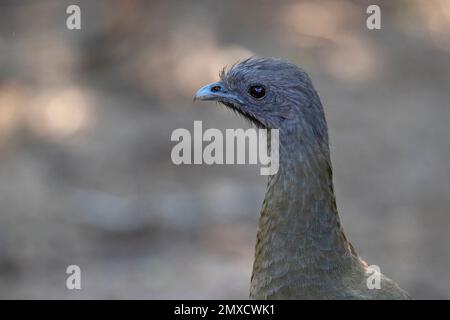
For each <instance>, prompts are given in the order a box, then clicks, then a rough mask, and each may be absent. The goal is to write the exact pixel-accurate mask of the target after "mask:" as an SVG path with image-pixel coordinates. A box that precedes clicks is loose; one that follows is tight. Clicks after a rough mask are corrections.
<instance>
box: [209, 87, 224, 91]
mask: <svg viewBox="0 0 450 320" xmlns="http://www.w3.org/2000/svg"><path fill="white" fill-rule="evenodd" d="M221 90H222V87H221V86H214V87H212V88H211V91H212V92H219V91H221Z"/></svg>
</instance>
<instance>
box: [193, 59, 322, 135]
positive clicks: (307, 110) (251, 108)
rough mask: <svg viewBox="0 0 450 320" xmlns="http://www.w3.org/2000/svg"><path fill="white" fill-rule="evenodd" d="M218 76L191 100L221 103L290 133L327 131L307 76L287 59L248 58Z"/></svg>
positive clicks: (319, 105)
mask: <svg viewBox="0 0 450 320" xmlns="http://www.w3.org/2000/svg"><path fill="white" fill-rule="evenodd" d="M220 79H221V80H220V81H218V82H214V83H211V84H208V85H206V86H204V87H202V88H200V89H199V90H198V91H197V93H196V95H195V97H194V99H195V100H206V101H217V102H220V103H222V104H224V105H225V106H227V107H229V108H231V109H232V110H234V111H236V112H237V113H239V114H241V115H242V116H244V117H245V118H247V119H248V120H250V121H251V122H252V123H254V124H255V125H256V126H258V127H262V128H267V129H280V131H282V130H284V131H291V132H292V131H297V130H295V129H296V128H299V127H302V126H303V127H308V128H309V131H310V132H315V131H317V129H319V130H318V131H320V129H321V128H322V127H325V131H326V124H325V117H324V114H323V109H322V105H321V103H320V100H319V97H318V95H317V93H316V91H315V90H314V87H313V85H312V82H311V80H310V78H309V76H308V75H307V74H306V72H304V71H303V70H302V69H301V68H299V67H298V66H296V65H295V64H293V63H291V62H289V61H286V60H283V59H276V58H249V59H246V60H244V61H242V62H240V63H237V64H235V65H233V66H232V67H231V68H229V69H224V70H222V72H221V73H220ZM304 129H305V128H304ZM316 134H317V132H316Z"/></svg>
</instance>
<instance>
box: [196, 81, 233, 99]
mask: <svg viewBox="0 0 450 320" xmlns="http://www.w3.org/2000/svg"><path fill="white" fill-rule="evenodd" d="M195 100H202V101H219V102H233V103H241V101H240V99H239V98H238V97H237V96H236V95H235V94H234V93H232V92H230V91H229V90H228V89H227V88H226V87H225V85H224V83H223V82H222V81H218V82H214V83H211V84H208V85H206V86H204V87H202V88H200V89H199V90H198V91H197V93H196V94H195V96H194V101H195Z"/></svg>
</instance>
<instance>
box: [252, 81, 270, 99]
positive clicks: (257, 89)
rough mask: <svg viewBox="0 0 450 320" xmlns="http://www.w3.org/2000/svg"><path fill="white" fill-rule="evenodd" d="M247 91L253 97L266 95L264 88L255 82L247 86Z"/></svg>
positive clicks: (259, 97)
mask: <svg viewBox="0 0 450 320" xmlns="http://www.w3.org/2000/svg"><path fill="white" fill-rule="evenodd" d="M248 93H249V94H250V95H251V96H252V97H253V98H255V99H261V98H262V97H264V96H265V95H266V88H264V87H263V86H262V85H259V84H257V85H254V86H251V87H250V88H248Z"/></svg>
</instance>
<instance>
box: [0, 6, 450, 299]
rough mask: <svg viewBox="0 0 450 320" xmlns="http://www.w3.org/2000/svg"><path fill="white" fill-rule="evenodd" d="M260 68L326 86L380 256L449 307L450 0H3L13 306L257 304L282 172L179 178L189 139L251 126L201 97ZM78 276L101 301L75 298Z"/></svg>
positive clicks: (364, 247)
mask: <svg viewBox="0 0 450 320" xmlns="http://www.w3.org/2000/svg"><path fill="white" fill-rule="evenodd" d="M70 4H77V5H79V6H80V7H81V26H82V29H81V30H67V28H66V19H67V17H68V15H67V14H66V8H67V6H68V5H70ZM370 4H378V5H380V7H381V25H382V28H381V30H373V31H371V30H368V29H367V28H366V18H367V14H366V8H367V6H368V5H370ZM251 55H258V56H276V57H283V58H288V59H290V60H292V61H293V62H295V63H296V64H298V65H301V66H302V67H304V68H305V69H306V70H307V71H308V72H309V73H310V75H311V77H312V78H313V81H314V83H315V86H316V88H317V90H318V92H319V94H320V95H321V98H322V102H323V104H324V107H325V112H326V115H327V119H328V124H329V127H330V128H329V130H330V139H331V150H332V161H333V165H334V177H335V190H336V192H337V202H338V208H339V210H340V215H341V219H342V221H343V225H344V227H345V230H346V232H347V235H348V237H349V238H350V240H351V241H352V242H353V244H354V246H355V247H356V249H357V250H358V251H359V253H360V254H361V256H362V257H363V258H364V259H365V260H366V261H368V263H369V264H377V265H379V266H380V267H381V271H382V272H383V273H385V274H387V275H388V276H390V277H392V278H393V279H395V280H396V281H397V282H398V283H399V284H400V285H401V286H402V287H404V289H406V290H407V291H409V292H410V293H411V295H413V296H414V297H415V298H423V299H433V298H439V299H449V298H450V272H449V270H450V249H449V246H448V244H449V243H450V232H448V229H449V227H450V215H449V213H450V212H449V208H450V197H449V192H450V162H449V159H450V130H449V122H450V105H449V101H450V90H449V88H450V63H449V62H450V1H445V0H430V1H424V0H422V1H420V0H416V1H413V0H411V1H409V0H408V1H402V0H398V1H350V0H347V1H329V0H323V1H312V0H310V1H287V0H283V1H276V2H275V1H245V2H244V1H238V0H230V1H217V2H213V1H187V0H179V1H164V2H163V1H161V2H157V1H151V2H150V1H143V0H132V1H118V0H117V1H113V0H109V1H104V0H99V1H75V0H73V1H57V0H54V1H53V0H45V1H39V2H38V1H31V0H20V1H12V0H2V1H1V2H0V298H4V299H10V298H31V299H47V298H63V299H79V298H96V299H104V298H113V299H116V298H120V299H128V298H145V299H147V298H151V299H165V298H173V299H206V298H207V299H216V298H220V299H246V298H247V297H248V289H249V283H250V275H251V268H252V261H253V250H254V244H255V241H256V226H257V219H258V216H259V210H260V207H261V202H262V199H263V196H264V192H265V186H266V179H267V177H263V176H260V175H259V167H258V166H245V165H239V166H218V165H216V166H203V165H201V166H200V165H197V166H194V165H191V166H189V165H182V166H175V165H173V164H172V162H171V160H170V152H171V149H172V147H173V146H174V145H175V143H174V142H171V141H170V135H171V133H172V131H173V130H174V129H176V128H186V129H188V130H192V129H193V121H194V120H202V121H203V127H204V128H213V127H214V128H220V129H223V128H248V124H247V123H246V121H244V120H242V119H239V118H238V117H236V116H235V115H233V114H232V113H231V112H229V111H228V110H226V109H224V108H219V107H217V106H216V105H215V104H213V103H211V104H207V103H202V104H194V103H193V102H192V97H193V94H194V93H195V91H196V90H197V89H198V88H199V87H200V86H202V85H204V84H206V83H208V82H211V81H215V80H217V79H218V72H219V70H220V69H221V68H222V67H223V66H225V65H230V64H232V63H234V62H236V61H238V60H239V59H243V58H246V57H248V56H251ZM72 264H77V265H79V266H80V267H81V272H82V283H81V285H82V290H73V291H70V290H67V289H66V286H65V282H66V277H67V275H66V273H65V271H66V267H67V266H68V265H72Z"/></svg>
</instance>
